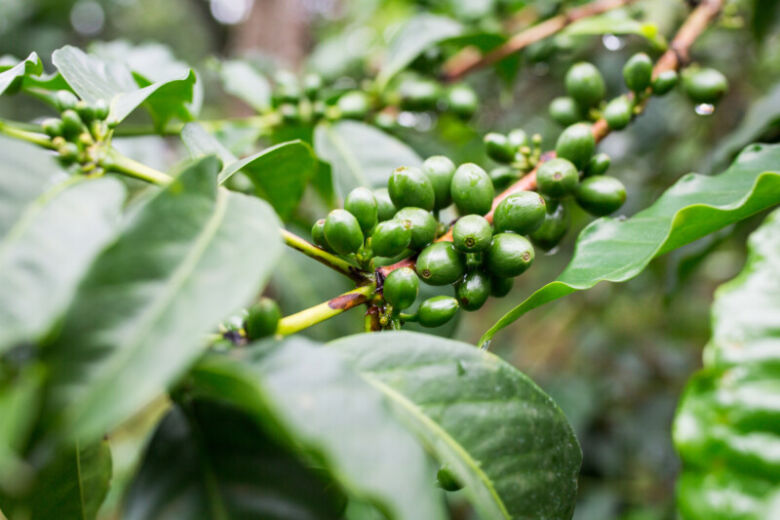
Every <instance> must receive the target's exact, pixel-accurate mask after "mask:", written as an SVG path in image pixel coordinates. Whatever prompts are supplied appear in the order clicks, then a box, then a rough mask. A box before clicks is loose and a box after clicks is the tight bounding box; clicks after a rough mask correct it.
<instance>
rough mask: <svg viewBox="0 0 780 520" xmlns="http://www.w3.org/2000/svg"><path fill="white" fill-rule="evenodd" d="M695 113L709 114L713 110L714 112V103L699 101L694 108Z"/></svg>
mask: <svg viewBox="0 0 780 520" xmlns="http://www.w3.org/2000/svg"><path fill="white" fill-rule="evenodd" d="M694 110H695V111H696V113H697V114H698V115H700V116H709V115H712V113H713V112H715V105H711V104H710V103H699V104H698V105H696V108H694Z"/></svg>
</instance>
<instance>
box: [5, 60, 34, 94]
mask: <svg viewBox="0 0 780 520" xmlns="http://www.w3.org/2000/svg"><path fill="white" fill-rule="evenodd" d="M42 72H43V63H41V59H40V58H39V57H38V55H37V54H36V53H34V52H31V53H30V55H29V56H27V58H26V59H25V60H24V61H21V62H19V63H18V64H16V65H14V66H13V67H11V68H9V69H8V70H5V71H3V72H0V94H2V93H3V92H5V91H6V90H10V92H14V91H16V90H17V89H18V88H19V87H21V83H22V81H23V80H24V77H25V76H28V75H38V74H40V73H42Z"/></svg>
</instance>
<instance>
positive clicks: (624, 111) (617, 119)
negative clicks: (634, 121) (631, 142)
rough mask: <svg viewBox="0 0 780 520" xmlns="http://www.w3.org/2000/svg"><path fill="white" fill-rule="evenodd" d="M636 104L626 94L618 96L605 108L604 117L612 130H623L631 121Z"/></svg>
mask: <svg viewBox="0 0 780 520" xmlns="http://www.w3.org/2000/svg"><path fill="white" fill-rule="evenodd" d="M633 110H634V105H633V103H632V102H631V100H630V99H628V97H626V96H618V97H616V98H615V99H613V100H612V101H610V102H609V103H607V106H606V108H605V109H604V119H605V120H606V121H607V125H608V126H609V128H610V130H622V129H624V128H625V127H627V126H628V123H630V122H631V116H632V115H633Z"/></svg>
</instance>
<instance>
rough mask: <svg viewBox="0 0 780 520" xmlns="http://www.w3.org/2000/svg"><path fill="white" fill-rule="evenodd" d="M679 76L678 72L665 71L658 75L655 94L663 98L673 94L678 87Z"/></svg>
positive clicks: (654, 87)
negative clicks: (673, 90)
mask: <svg viewBox="0 0 780 520" xmlns="http://www.w3.org/2000/svg"><path fill="white" fill-rule="evenodd" d="M678 79H679V76H678V75H677V71H676V70H665V71H663V72H661V73H660V74H658V76H656V78H655V79H654V80H653V94H654V95H656V96H663V95H664V94H667V93H669V92H671V90H672V89H673V88H674V87H676V86H677V81H678Z"/></svg>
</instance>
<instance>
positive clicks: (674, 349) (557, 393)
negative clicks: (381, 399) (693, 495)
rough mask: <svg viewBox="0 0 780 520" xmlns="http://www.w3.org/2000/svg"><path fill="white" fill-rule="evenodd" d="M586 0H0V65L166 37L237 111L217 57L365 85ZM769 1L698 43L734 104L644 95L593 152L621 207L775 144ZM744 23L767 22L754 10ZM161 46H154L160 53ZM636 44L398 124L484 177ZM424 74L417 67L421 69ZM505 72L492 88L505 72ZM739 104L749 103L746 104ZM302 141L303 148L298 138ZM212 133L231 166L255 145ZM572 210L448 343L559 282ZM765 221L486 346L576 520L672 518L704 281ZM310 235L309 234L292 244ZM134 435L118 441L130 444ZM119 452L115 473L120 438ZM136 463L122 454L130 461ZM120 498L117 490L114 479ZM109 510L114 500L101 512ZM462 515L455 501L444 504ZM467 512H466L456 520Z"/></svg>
mask: <svg viewBox="0 0 780 520" xmlns="http://www.w3.org/2000/svg"><path fill="white" fill-rule="evenodd" d="M577 3H580V2H553V1H542V0H538V1H536V2H534V1H532V0H528V1H523V0H425V1H423V0H419V1H416V2H415V1H412V0H387V1H382V0H359V1H358V0H351V1H350V0H210V1H209V0H166V1H164V2H161V1H159V0H77V1H76V0H3V1H2V2H0V55H6V54H8V55H15V56H17V57H22V56H26V55H27V54H28V53H29V52H30V51H32V50H35V51H37V52H38V53H39V54H40V55H41V56H42V57H43V58H44V60H47V59H48V57H49V55H50V54H51V51H53V50H54V49H56V48H58V47H60V46H62V45H64V44H68V43H70V44H74V45H78V46H82V47H84V46H89V45H90V44H91V43H92V42H94V41H114V40H117V39H121V40H126V41H127V42H129V43H131V44H135V45H137V44H146V43H152V42H153V43H160V44H163V45H165V46H166V47H168V48H169V49H170V50H171V52H172V55H173V56H175V57H176V58H177V59H178V60H181V61H183V62H186V63H188V64H189V65H191V66H194V67H196V68H197V69H198V71H199V74H200V78H201V80H202V82H203V84H204V92H205V95H206V97H205V103H204V109H203V111H202V117H204V118H223V117H226V116H241V115H247V114H251V112H252V111H251V109H250V108H249V107H248V106H246V105H244V104H242V103H241V102H240V101H238V100H236V99H235V98H232V97H230V96H228V95H227V94H226V93H225V92H224V90H222V88H221V85H220V82H219V81H218V76H219V73H218V70H219V67H218V65H217V64H218V63H219V60H221V59H224V58H227V57H230V58H234V57H237V56H242V57H245V58H247V59H248V60H250V61H251V62H252V63H254V64H255V65H257V66H258V67H260V68H261V69H262V70H270V69H271V68H273V67H278V66H281V67H286V68H289V69H291V70H315V71H318V72H320V73H321V74H322V75H323V76H325V77H326V78H328V79H329V80H332V81H340V82H346V84H352V85H356V84H359V82H360V81H361V80H363V79H364V78H366V77H371V76H373V75H374V74H375V71H376V69H377V66H378V64H379V63H381V60H382V52H383V49H385V48H386V47H387V45H388V42H389V41H390V40H391V39H392V37H393V35H394V34H395V33H396V31H397V30H398V29H399V27H400V26H401V24H402V23H403V21H404V20H406V19H408V18H409V17H410V16H411V15H413V14H415V13H416V12H419V11H422V10H427V11H432V12H435V13H437V14H440V15H444V16H449V17H452V18H455V19H457V20H458V21H459V22H461V23H462V24H464V25H466V26H467V27H470V28H473V29H474V30H475V31H489V32H498V33H501V32H504V33H506V32H508V31H510V30H512V28H517V27H522V26H523V24H527V23H528V21H529V20H534V19H537V18H539V17H544V16H547V15H549V14H552V13H554V12H557V11H558V10H560V9H562V8H566V7H568V6H571V5H573V4H577ZM778 3H779V2H776V1H775V0H740V1H735V2H731V3H730V4H729V5H730V7H729V10H728V12H729V16H728V17H726V18H725V19H724V20H723V22H722V23H721V24H720V25H719V26H717V27H716V28H714V29H712V30H710V31H708V32H707V33H706V34H705V36H704V37H703V38H702V39H701V41H700V42H698V43H697V44H696V46H695V47H694V53H693V54H694V55H693V57H694V60H695V61H700V62H702V63H705V64H707V65H709V66H714V67H717V68H719V69H720V70H722V71H723V72H724V73H725V74H726V76H727V77H728V78H729V80H730V93H729V95H728V96H727V97H726V98H725V99H724V101H723V102H722V103H721V104H720V105H719V106H718V107H717V109H716V110H715V112H714V113H713V114H712V115H708V116H699V115H697V114H696V113H695V111H694V109H693V107H692V106H691V105H690V103H689V102H688V101H687V100H686V99H684V98H683V95H682V94H680V93H673V94H671V95H669V96H667V97H664V98H660V99H654V100H653V101H652V102H651V103H650V105H649V108H648V110H647V111H646V113H645V114H644V115H643V116H642V117H641V118H639V120H638V121H637V122H636V124H634V125H632V126H631V127H630V128H629V129H628V130H626V131H624V132H620V133H614V134H612V135H611V136H610V137H609V138H607V139H606V140H605V141H604V142H603V144H602V145H601V147H600V148H601V150H602V151H605V152H607V153H608V154H610V155H611V156H612V159H613V166H612V170H611V171H612V174H613V175H617V176H619V177H620V178H621V179H622V180H623V181H624V183H625V184H626V186H627V188H628V193H629V197H628V201H627V203H626V205H625V206H624V207H623V209H621V213H622V214H625V215H631V214H633V213H635V212H636V211H638V210H639V209H642V208H644V207H646V206H648V205H649V204H650V203H651V202H652V201H653V200H655V198H656V197H657V196H658V195H659V194H660V193H661V192H662V191H663V190H664V189H666V188H667V187H669V186H670V185H671V184H672V183H673V182H674V181H675V180H676V179H677V178H679V177H680V176H681V175H683V174H685V173H687V172H689V171H698V172H701V173H716V172H719V171H722V170H723V169H724V165H725V164H727V163H728V160H729V158H730V157H731V156H732V155H733V154H734V153H735V151H736V150H738V149H739V148H740V147H741V146H742V145H743V144H744V143H746V142H749V141H751V140H754V139H763V140H765V141H773V140H777V139H779V138H780V124H778V123H780V32H779V31H778V29H779V27H778V26H779V24H778V16H777V14H778V10H779V9H778ZM685 4H686V3H685V2H683V1H672V0H644V1H640V2H638V3H637V4H636V5H635V6H634V7H633V8H632V9H631V10H630V14H632V15H634V16H637V17H640V18H641V19H642V20H643V22H646V23H650V24H654V25H655V26H656V27H657V29H658V32H659V33H660V34H662V35H666V36H667V37H668V36H669V35H671V34H673V32H674V30H675V29H676V27H677V26H678V25H679V23H680V22H681V19H682V17H683V16H684V15H685V13H686V5H685ZM756 12H761V13H763V14H762V16H755V13H756ZM157 50H158V51H159V52H162V53H165V51H164V49H157ZM638 50H647V51H652V48H651V46H650V45H649V44H648V41H647V40H646V39H644V38H641V37H638V36H615V35H604V36H601V35H599V36H577V37H575V36H569V35H561V36H558V37H555V38H552V39H550V40H547V41H544V42H542V43H541V44H538V45H535V46H534V47H532V48H529V49H528V50H527V51H526V52H525V54H524V56H523V57H522V59H521V60H519V62H518V63H517V65H518V66H517V67H516V71H514V72H515V73H514V74H509V75H508V76H509V77H508V76H507V74H503V75H499V74H497V73H496V71H495V70H483V71H479V72H478V73H475V74H472V75H471V76H469V77H468V78H467V81H468V83H469V84H470V85H471V86H473V87H474V88H475V89H476V90H477V92H478V93H479V97H480V100H481V103H482V107H481V109H480V111H479V113H478V115H477V117H476V118H475V119H474V120H473V121H471V122H467V123H464V122H461V121H458V120H456V119H455V118H452V117H447V116H442V117H440V118H438V119H435V118H433V117H432V116H430V115H428V114H422V115H418V116H413V115H410V117H409V118H407V119H406V120H401V121H400V122H401V125H400V126H399V127H398V128H397V129H396V130H394V132H395V133H396V136H397V137H398V138H400V139H401V140H402V141H404V142H406V143H408V144H410V146H412V147H413V148H414V149H415V150H416V151H417V152H418V153H419V154H420V155H421V156H423V157H425V156H428V155H432V154H434V153H444V154H446V155H449V156H450V157H452V158H453V159H454V160H455V161H456V162H466V161H474V162H477V163H479V164H482V165H483V166H486V167H489V166H493V165H492V164H491V163H490V161H489V159H487V158H486V156H485V155H484V152H483V150H482V145H481V136H482V135H483V134H484V133H485V132H487V131H489V130H498V131H508V130H510V129H512V128H516V127H522V128H524V129H526V130H527V131H528V132H529V134H530V133H534V132H538V133H540V134H541V135H542V136H543V137H544V147H545V148H550V147H551V146H552V145H553V143H554V139H555V137H556V136H557V132H558V130H559V129H558V128H557V127H556V126H555V125H554V123H553V122H552V121H551V120H550V119H549V117H548V116H547V105H548V104H549V102H550V100H551V99H553V98H554V97H556V96H559V95H562V94H563V91H564V89H563V85H562V78H563V75H564V73H565V71H566V69H567V68H568V67H569V66H570V65H571V63H573V62H574V61H576V60H579V59H588V60H590V61H592V62H594V63H595V64H596V65H597V66H598V67H599V68H600V69H601V71H602V72H603V74H604V75H605V78H606V80H607V85H608V91H609V92H610V93H612V94H616V93H618V92H620V90H621V86H622V77H621V67H622V64H623V63H624V61H625V60H626V59H627V58H628V57H629V56H630V55H631V54H633V53H634V52H636V51H638ZM421 66H422V68H423V69H424V67H425V64H424V63H422V64H421ZM502 76H503V77H502ZM751 107H755V108H753V109H752V110H751ZM40 109H41V106H40V105H38V104H37V103H36V102H35V101H34V100H29V99H21V98H20V97H16V98H10V99H9V98H8V97H4V98H0V112H1V113H3V114H4V115H5V116H10V117H14V118H17V119H24V118H28V117H32V116H33V115H39V114H40ZM303 135H304V137H310V136H308V135H306V134H305V133H304V134H303ZM237 136H239V133H238V132H233V133H232V134H231V133H230V132H226V133H225V134H223V135H222V137H223V138H224V139H225V141H226V144H228V145H230V146H231V147H232V148H233V149H234V151H236V152H237V153H246V152H248V151H250V150H257V149H259V148H260V147H261V146H262V144H261V143H252V142H251V140H249V142H247V140H246V139H244V140H241V139H238V138H237ZM118 146H119V147H120V148H121V149H123V150H124V151H125V152H126V153H129V154H131V155H133V156H135V157H136V158H138V159H140V160H143V161H145V162H147V163H149V164H151V165H153V166H157V167H166V166H170V165H171V164H172V163H174V162H175V161H177V160H179V159H181V158H182V157H183V156H184V155H183V152H182V150H181V146H180V143H178V142H177V141H175V140H171V139H164V138H160V137H143V138H133V139H123V140H121V142H119V143H118ZM572 210H573V211H574V216H573V222H574V225H573V226H572V229H571V231H570V232H569V235H568V237H567V238H566V239H565V240H564V242H563V243H562V245H561V246H560V247H559V248H558V250H556V251H554V252H553V254H548V255H546V256H541V254H540V258H538V259H537V261H536V264H535V267H534V269H532V270H531V271H530V272H529V273H528V274H526V275H525V276H523V277H522V278H521V279H520V282H519V283H517V284H515V288H514V290H513V292H512V293H511V294H510V296H509V297H507V298H504V299H501V300H496V299H491V300H490V301H489V303H488V304H487V305H486V306H485V307H484V308H483V309H481V310H480V311H479V312H476V313H470V314H465V313H462V314H463V315H462V316H461V319H460V321H459V323H457V324H456V326H455V327H452V326H447V327H445V328H446V330H443V331H440V332H441V333H442V334H453V335H454V337H456V338H458V339H462V340H464V341H467V342H471V343H474V342H476V341H477V339H478V338H479V336H480V335H481V334H482V332H484V330H485V329H486V328H487V327H488V326H489V325H490V324H492V323H493V322H494V321H495V320H496V319H497V318H498V317H500V316H501V315H502V314H503V313H504V312H506V311H507V310H509V309H510V308H511V307H512V306H513V305H515V304H516V303H517V302H519V301H520V300H521V299H522V298H523V297H525V296H526V295H528V294H529V293H530V292H532V291H533V290H534V289H536V288H538V287H540V286H541V285H543V284H544V283H546V282H547V281H550V280H551V279H553V278H554V277H555V276H556V275H557V274H558V273H559V272H560V271H561V270H562V269H563V267H564V266H565V265H566V263H567V261H568V259H569V258H570V257H571V253H572V248H573V243H574V239H575V238H576V234H577V231H578V230H579V229H581V228H582V226H583V225H584V224H585V223H586V222H587V221H588V219H587V217H586V215H585V214H584V213H583V212H582V211H581V210H579V209H576V208H575V207H572ZM324 211H325V208H323V206H322V203H321V202H319V200H318V199H317V198H316V197H313V196H307V198H306V199H305V200H304V203H303V204H302V206H301V208H300V211H299V213H298V215H296V218H295V220H296V222H295V223H294V224H296V225H299V226H300V229H306V227H307V226H308V225H310V223H311V221H312V220H313V219H314V218H316V217H318V216H320V215H321V214H324ZM762 217H763V215H758V216H756V217H755V218H752V219H749V220H747V221H745V222H742V223H740V224H738V225H736V226H733V227H731V228H728V229H725V230H723V231H722V232H719V233H717V234H715V235H713V236H710V237H707V238H706V239H703V240H701V241H699V242H696V243H694V244H691V245H690V246H688V247H685V248H683V249H682V250H679V251H677V252H675V253H673V254H670V255H667V256H665V257H662V258H661V259H660V260H657V261H655V262H654V263H653V264H651V267H650V268H649V269H647V270H646V271H645V272H644V273H643V274H642V275H640V276H639V277H637V278H636V279H634V280H632V281H631V282H629V283H626V284H623V285H607V284H601V285H599V286H597V287H596V288H594V289H593V290H590V291H587V292H583V293H578V294H574V295H571V296H569V297H567V298H565V299H563V300H561V301H558V302H556V303H554V304H552V305H548V306H546V307H543V308H541V309H539V310H536V311H534V312H531V313H530V314H528V315H527V316H525V317H524V318H522V319H521V320H520V321H519V322H517V323H515V324H514V325H513V326H511V327H510V328H509V329H507V330H506V331H505V332H502V333H501V334H499V335H498V336H497V337H496V339H495V341H494V342H493V344H492V349H493V350H494V351H496V352H497V353H498V354H500V355H501V356H503V357H504V358H505V359H507V360H509V361H510V362H511V363H512V364H514V365H515V366H517V367H518V368H519V369H520V370H522V371H524V372H525V373H527V374H528V375H529V376H531V377H532V378H533V379H534V380H535V381H537V382H538V383H539V384H540V385H541V386H542V387H543V388H544V389H545V390H547V391H548V392H549V393H550V394H551V395H552V396H553V397H554V398H555V399H556V400H557V401H558V402H559V404H560V405H561V406H562V408H563V409H564V411H565V412H566V414H567V415H568V417H569V419H570V421H571V422H572V424H573V425H574V427H575V429H576V431H577V433H578V437H579V439H580V441H581V443H582V447H583V451H584V464H583V468H582V474H581V485H580V495H579V502H580V503H579V506H578V508H577V512H576V514H575V518H576V519H578V520H591V519H592V520H607V519H623V520H629V519H630V520H640V519H641V520H654V519H663V518H673V517H674V502H673V495H674V481H675V476H676V474H677V472H678V470H679V462H678V460H677V458H676V455H675V454H674V450H673V448H672V444H671V439H670V425H671V421H672V417H673V414H674V410H675V407H676V404H677V401H678V399H679V396H680V391H681V389H682V387H683V384H684V383H685V381H686V380H687V378H688V377H689V376H690V374H692V373H693V371H694V370H696V369H697V368H698V366H699V365H700V359H701V349H702V347H703V346H704V344H705V342H706V341H707V338H708V335H709V309H710V304H711V302H712V293H713V290H714V288H715V287H716V286H717V285H719V284H720V283H722V282H723V281H725V280H728V279H729V278H731V277H732V276H734V275H735V274H736V273H737V272H738V271H739V269H740V268H741V266H742V264H743V262H744V258H745V237H746V236H747V234H748V233H749V232H750V231H751V230H753V229H754V228H755V227H756V226H757V225H758V223H759V222H760V221H761V219H762ZM302 234H305V232H302ZM288 256H289V261H286V262H283V263H282V264H281V265H280V270H279V271H278V272H277V273H276V276H275V279H274V285H273V287H272V289H271V291H272V292H273V295H274V296H275V297H277V298H279V300H280V302H281V304H282V306H283V307H284V310H285V311H286V312H293V311H297V310H300V309H301V308H303V307H304V306H308V305H311V304H312V303H313V302H315V301H321V300H323V299H325V298H328V297H330V296H332V295H334V294H336V293H338V292H339V291H342V290H345V289H347V284H346V283H345V282H344V281H342V280H341V279H339V278H338V276H337V275H333V274H332V273H331V272H330V271H327V270H326V269H324V268H322V267H321V266H319V265H318V264H316V262H314V261H312V260H310V259H308V258H305V257H303V256H301V255H297V254H295V253H289V254H288ZM361 325H362V320H361V317H360V316H359V315H358V313H357V312H356V313H354V314H348V315H344V316H341V317H339V318H337V319H334V320H332V321H330V322H325V323H323V324H320V325H318V326H316V327H314V328H313V329H311V332H310V334H311V335H313V336H315V337H316V338H318V339H321V340H327V339H332V338H335V337H337V336H340V335H343V334H346V333H349V332H355V331H358V330H360V327H361ZM131 434H132V432H130V433H129V434H128V437H132V435H131ZM121 442H124V441H123V440H122V439H121V438H120V443H119V444H118V447H117V449H116V450H115V458H117V456H118V460H117V461H116V463H117V464H118V465H119V466H121V465H122V453H123V452H122V449H123V448H122V445H121ZM129 451H130V452H132V451H133V450H129ZM117 487H119V486H117ZM110 507H111V501H110V500H109V504H108V506H107V508H108V509H110ZM458 507H463V510H464V511H466V510H465V506H458V505H457V504H456V509H457V508H458ZM468 515H469V513H468V512H467V511H466V512H464V513H463V515H462V517H463V518H468Z"/></svg>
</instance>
